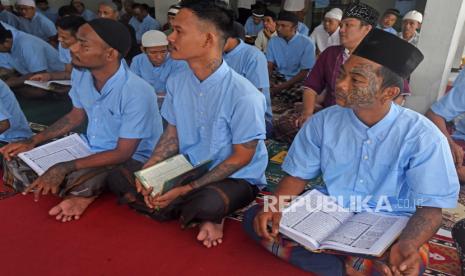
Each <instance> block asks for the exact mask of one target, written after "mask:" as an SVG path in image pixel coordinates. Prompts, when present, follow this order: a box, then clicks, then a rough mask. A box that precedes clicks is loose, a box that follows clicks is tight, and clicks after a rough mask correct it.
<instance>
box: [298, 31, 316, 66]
mask: <svg viewBox="0 0 465 276" xmlns="http://www.w3.org/2000/svg"><path fill="white" fill-rule="evenodd" d="M308 40H309V43H307V44H306V45H305V51H304V55H303V58H302V61H301V63H300V70H307V69H312V68H313V65H315V44H314V43H313V41H312V40H310V39H308Z"/></svg>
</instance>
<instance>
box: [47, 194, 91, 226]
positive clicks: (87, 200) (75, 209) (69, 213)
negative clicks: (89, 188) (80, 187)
mask: <svg viewBox="0 0 465 276" xmlns="http://www.w3.org/2000/svg"><path fill="white" fill-rule="evenodd" d="M96 198H97V197H69V198H66V199H64V200H63V201H62V202H60V203H59V204H58V205H56V206H55V207H53V208H52V209H50V211H49V212H48V214H49V215H51V216H55V218H56V219H57V220H60V221H62V222H68V221H71V220H73V219H79V218H80V217H81V215H82V213H84V211H85V210H86V208H87V207H88V206H89V205H90V204H91V203H92V202H93V201H94V200H95V199H96Z"/></svg>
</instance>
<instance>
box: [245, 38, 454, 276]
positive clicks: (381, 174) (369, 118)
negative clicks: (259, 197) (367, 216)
mask: <svg viewBox="0 0 465 276" xmlns="http://www.w3.org/2000/svg"><path fill="white" fill-rule="evenodd" d="M422 59H423V55H422V54H421V52H420V51H419V50H418V49H416V48H415V47H414V46H413V45H411V44H409V43H408V42H406V41H403V40H401V39H399V38H398V37H396V36H393V35H392V34H389V33H387V32H385V31H382V30H379V29H373V30H372V31H371V32H370V33H369V34H368V35H367V36H366V37H365V39H364V40H363V41H362V42H361V44H360V45H359V46H358V47H357V49H356V50H355V51H354V53H353V54H352V55H351V57H350V58H349V59H348V60H347V62H346V63H344V64H343V65H342V66H341V68H340V70H341V72H340V74H339V77H338V80H337V82H336V102H337V105H336V106H332V107H329V108H327V109H325V110H323V111H320V112H318V113H317V114H315V115H314V116H312V117H311V118H310V119H309V120H308V121H307V122H306V123H305V124H304V126H303V128H302V129H301V130H300V131H299V133H298V134H297V136H296V139H295V140H294V142H293V144H292V146H291V149H290V150H289V154H288V156H287V157H286V160H285V162H284V164H283V169H284V171H286V172H287V173H288V174H289V176H287V177H285V178H283V180H282V181H281V183H280V185H279V187H278V189H277V191H276V192H275V195H274V196H276V197H278V198H281V197H286V196H287V197H289V196H296V195H299V194H301V193H302V192H303V191H304V188H305V184H306V180H308V179H312V178H314V177H316V176H318V175H319V174H320V173H322V174H323V179H324V181H325V183H326V189H325V190H326V191H324V192H326V193H327V194H328V195H330V196H334V197H335V198H338V199H342V200H340V201H341V202H343V204H344V206H345V207H346V208H349V207H351V206H352V207H353V205H352V204H354V203H355V204H356V202H353V199H354V198H355V197H358V198H361V199H362V200H363V201H364V203H365V199H366V204H363V207H362V208H361V209H362V210H361V211H362V212H363V211H370V210H373V209H374V210H375V211H376V209H375V206H377V204H378V203H380V201H383V200H386V199H387V202H388V203H389V204H385V205H387V206H390V207H389V208H386V209H384V211H387V210H388V209H390V210H391V212H390V213H391V214H395V215H405V216H409V217H410V218H409V221H408V223H407V225H406V227H405V228H404V229H403V231H402V233H401V235H400V237H399V238H398V240H397V241H396V242H395V243H394V244H393V245H392V246H391V247H390V250H389V251H388V252H387V253H386V255H385V258H384V259H380V260H375V261H370V260H368V259H363V258H360V257H355V256H347V257H345V256H341V255H331V254H325V253H322V254H315V253H313V252H310V251H307V250H306V249H304V248H303V247H302V246H299V245H298V244H296V243H293V242H289V240H286V239H282V236H280V235H278V228H279V222H280V220H281V212H280V211H279V208H277V209H275V211H270V210H268V211H265V210H263V211H262V210H258V208H253V209H251V210H249V212H248V213H247V214H246V219H245V227H246V230H247V232H248V233H249V234H250V235H251V236H252V237H253V238H254V239H255V240H257V241H261V240H262V239H263V240H262V241H263V244H264V245H266V247H267V248H268V249H270V250H271V249H275V248H279V250H273V252H277V254H278V255H279V256H280V257H283V258H286V259H287V260H288V261H290V262H291V263H292V264H294V265H297V266H299V267H300V268H302V269H304V270H306V271H311V272H314V273H316V274H318V275H345V274H344V273H345V271H344V270H345V269H347V271H346V272H347V273H348V274H349V273H352V272H353V273H356V272H361V273H363V274H362V275H373V274H375V275H379V274H381V275H420V272H421V273H422V270H424V269H425V265H426V264H427V260H428V250H427V243H428V241H429V240H430V239H431V237H432V236H433V235H434V234H435V233H436V231H437V230H438V228H439V227H440V225H441V221H442V212H441V208H454V207H455V205H456V204H457V198H458V192H459V183H458V179H457V174H456V172H455V169H454V162H453V160H452V155H451V153H450V150H449V146H448V143H447V140H446V138H445V137H444V135H442V134H441V132H440V131H439V130H438V129H437V128H436V127H435V126H434V125H433V124H432V123H431V122H430V121H429V120H428V119H426V118H425V117H424V116H422V115H420V114H418V113H416V112H414V111H411V110H409V109H406V108H403V107H400V106H398V105H396V104H393V99H394V98H395V97H396V96H397V95H398V94H399V92H400V90H401V88H402V87H403V81H402V78H406V77H407V76H409V75H410V74H411V73H412V71H413V70H414V69H415V68H416V67H417V65H418V64H419V63H420V62H421V60H422ZM438 183H440V184H438ZM351 201H352V202H351ZM383 204H384V203H383ZM274 206H275V205H274ZM276 207H279V206H276ZM257 212H258V214H257ZM315 223H317V222H315ZM268 224H270V225H272V229H271V230H270V229H268ZM274 241H276V242H277V243H274ZM283 241H285V242H284V243H281V242H283ZM355 270H358V271H355ZM360 270H361V271H360ZM376 273H379V274H376ZM357 275H358V274H357ZM421 275H422V274H421Z"/></svg>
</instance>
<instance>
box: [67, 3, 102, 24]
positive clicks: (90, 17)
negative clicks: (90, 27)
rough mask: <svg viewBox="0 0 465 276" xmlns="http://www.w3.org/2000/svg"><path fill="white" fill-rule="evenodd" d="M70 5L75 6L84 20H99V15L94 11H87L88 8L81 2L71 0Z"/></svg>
mask: <svg viewBox="0 0 465 276" xmlns="http://www.w3.org/2000/svg"><path fill="white" fill-rule="evenodd" d="M70 5H71V6H73V7H74V8H75V9H76V11H77V13H78V15H80V16H82V18H84V19H85V20H86V21H91V20H94V19H95V18H97V15H96V14H95V13H94V12H93V11H91V10H89V9H86V6H85V5H84V3H83V2H82V1H81V0H71V3H70Z"/></svg>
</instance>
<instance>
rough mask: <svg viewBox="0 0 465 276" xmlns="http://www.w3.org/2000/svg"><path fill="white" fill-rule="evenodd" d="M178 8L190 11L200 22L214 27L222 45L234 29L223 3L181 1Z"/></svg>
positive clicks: (201, 0) (232, 21)
mask: <svg viewBox="0 0 465 276" xmlns="http://www.w3.org/2000/svg"><path fill="white" fill-rule="evenodd" d="M180 6H181V9H183V8H186V9H189V10H191V11H192V12H193V13H194V14H195V15H196V16H197V17H198V18H199V19H200V20H202V21H207V22H209V23H211V24H213V25H215V27H216V29H217V30H218V31H219V32H220V34H221V36H222V38H223V41H222V42H223V45H224V43H226V40H227V39H228V38H229V37H230V36H231V34H232V32H233V29H234V16H233V13H232V11H231V10H229V9H227V8H226V4H225V3H224V2H223V1H217V0H215V1H208V0H183V1H181V4H180ZM223 45H221V47H223Z"/></svg>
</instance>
